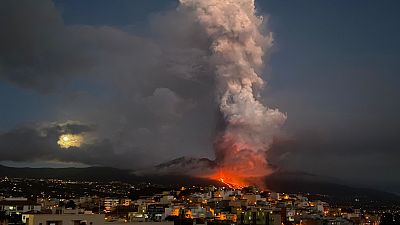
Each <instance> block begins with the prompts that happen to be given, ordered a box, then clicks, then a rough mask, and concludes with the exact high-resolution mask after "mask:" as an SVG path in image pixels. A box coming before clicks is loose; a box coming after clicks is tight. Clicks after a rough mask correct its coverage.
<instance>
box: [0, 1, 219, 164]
mask: <svg viewBox="0 0 400 225" xmlns="http://www.w3.org/2000/svg"><path fill="white" fill-rule="evenodd" d="M0 4H1V7H0V8H1V9H0V14H1V16H0V19H1V21H0V27H2V28H4V30H5V31H6V32H3V33H5V35H2V36H1V37H0V79H3V80H5V81H8V82H12V83H13V84H15V85H17V86H19V87H22V89H31V90H34V91H38V92H39V93H42V94H44V95H46V96H49V95H50V96H56V99H57V100H58V102H59V103H57V104H55V106H54V108H53V110H54V115H56V120H57V121H59V122H57V125H54V126H51V127H47V128H43V127H42V126H43V124H48V122H41V123H39V124H42V125H40V126H39V125H37V126H39V127H38V128H37V129H39V130H40V132H48V135H46V136H45V137H42V136H40V135H39V133H40V132H38V131H37V130H36V129H35V127H34V126H29V127H23V128H19V129H16V130H11V131H6V132H5V133H4V134H3V136H4V137H5V136H7V137H8V140H5V139H4V140H2V142H3V143H4V144H3V145H2V147H1V148H0V150H1V151H11V149H12V151H11V152H13V153H12V154H10V155H4V157H0V158H1V159H2V160H11V161H13V160H17V161H21V160H30V159H41V160H53V159H56V160H60V161H72V162H81V163H87V164H94V165H96V164H101V165H114V166H119V167H121V166H122V167H125V166H126V167H130V168H132V169H136V168H138V167H140V166H145V165H147V166H149V165H154V164H155V163H161V162H163V161H165V160H171V159H173V158H176V157H179V156H182V155H193V156H210V155H211V156H212V154H210V153H211V152H212V135H213V130H214V125H213V124H214V122H213V120H214V118H215V111H216V108H215V104H214V98H213V79H212V73H210V72H209V71H210V69H209V68H207V66H206V65H207V60H208V57H207V54H208V46H209V45H208V40H207V38H206V37H205V36H203V35H199V34H201V33H202V32H200V28H199V27H198V26H197V25H196V23H195V21H194V19H193V18H191V17H190V15H186V14H185V13H184V12H178V11H175V10H173V11H171V12H167V13H163V14H158V15H154V16H153V17H152V18H151V21H150V22H149V24H150V27H151V28H150V31H149V34H148V35H147V36H137V35H134V34H132V32H131V31H130V30H129V27H128V28H116V27H109V26H86V25H73V26H66V25H65V24H64V23H63V19H62V17H61V15H60V12H59V11H58V10H57V9H56V8H55V6H54V4H53V3H52V2H51V1H50V0H48V1H41V2H40V3H34V2H32V1H22V2H18V3H17V2H15V1H3V2H1V3H0ZM77 84H79V85H83V88H82V87H81V88H79V87H78V88H76V87H75V86H74V85H77ZM62 121H77V123H76V124H63V123H62ZM86 124H90V126H87V125H86ZM20 129H21V130H20ZM61 131H62V132H67V133H76V132H92V133H93V135H94V136H95V139H96V143H95V144H91V145H88V146H85V149H84V150H82V151H76V153H75V151H58V150H57V149H58V146H57V145H56V142H57V139H58V137H57V136H58V135H59V134H60V132H61ZM38 135H39V136H38ZM28 136H29V137H28ZM19 138H25V139H26V140H27V142H26V143H15V144H13V142H15V141H17V140H19ZM18 152H19V153H18ZM14 153H15V154H14ZM28 153H29V154H28ZM18 154H22V155H25V156H18ZM139 158H140V159H141V160H137V161H138V163H137V164H136V163H125V162H127V161H129V160H133V161H135V159H139Z"/></svg>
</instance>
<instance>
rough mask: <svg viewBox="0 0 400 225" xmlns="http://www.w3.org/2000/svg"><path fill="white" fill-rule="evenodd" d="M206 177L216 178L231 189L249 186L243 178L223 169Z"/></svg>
mask: <svg viewBox="0 0 400 225" xmlns="http://www.w3.org/2000/svg"><path fill="white" fill-rule="evenodd" d="M208 178H209V179H212V180H217V181H219V182H221V183H223V184H224V185H226V186H228V187H229V188H233V189H241V188H244V187H246V186H249V184H248V183H247V182H246V181H245V178H241V177H238V176H237V175H236V174H233V173H231V172H229V171H223V170H222V169H221V170H219V171H218V172H217V173H215V174H212V175H210V176H209V177H208Z"/></svg>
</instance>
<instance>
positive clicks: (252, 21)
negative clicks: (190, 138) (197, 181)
mask: <svg viewBox="0 0 400 225" xmlns="http://www.w3.org/2000/svg"><path fill="white" fill-rule="evenodd" d="M180 9H182V10H186V11H187V12H191V13H193V14H194V16H195V18H196V21H197V22H198V23H199V24H200V26H201V27H202V28H203V29H204V30H205V32H206V34H207V36H208V38H209V39H210V43H211V45H210V47H209V50H210V54H211V59H210V62H211V64H212V65H211V66H212V68H214V73H215V82H216V86H215V87H216V102H217V104H218V106H219V110H220V114H221V119H222V120H223V121H222V123H223V126H222V128H221V129H220V130H219V131H218V133H219V134H218V136H217V137H216V140H215V144H214V148H215V154H216V163H217V165H218V169H217V171H216V172H215V173H213V174H208V175H207V176H208V177H210V178H213V179H217V180H220V181H222V182H224V183H227V184H230V185H232V186H243V185H247V184H249V182H248V180H249V178H253V177H262V176H266V175H268V174H269V173H270V172H271V169H270V168H269V165H268V161H267V157H266V152H267V150H268V148H269V146H270V144H271V143H272V139H273V136H274V135H275V134H276V132H277V131H278V129H279V128H280V126H281V125H282V124H283V123H284V121H285V120H286V115H285V114H283V113H281V112H279V111H278V110H277V109H270V108H268V107H267V106H265V105H263V104H262V103H261V102H260V101H259V94H258V92H259V91H260V89H261V88H262V87H263V86H264V85H265V82H264V81H263V79H262V78H261V77H260V76H259V75H258V74H257V73H259V71H260V70H261V68H262V66H263V56H264V54H265V53H266V51H267V50H268V49H270V47H271V45H272V36H271V35H270V34H268V35H263V34H262V32H261V30H262V29H261V28H262V23H263V19H262V17H259V16H257V15H256V14H255V3H254V0H223V1H222V0H180Z"/></svg>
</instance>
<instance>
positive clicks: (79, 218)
mask: <svg viewBox="0 0 400 225" xmlns="http://www.w3.org/2000/svg"><path fill="white" fill-rule="evenodd" d="M22 219H23V220H24V221H25V224H26V225H104V214H23V215H22Z"/></svg>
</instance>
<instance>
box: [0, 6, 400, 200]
mask: <svg viewBox="0 0 400 225" xmlns="http://www.w3.org/2000/svg"><path fill="white" fill-rule="evenodd" d="M256 5H257V13H258V15H262V16H263V17H264V24H263V25H262V26H263V28H264V29H263V31H264V32H272V33H273V38H274V41H273V47H272V48H270V49H269V50H268V52H267V53H266V56H265V57H264V68H263V69H262V71H261V73H260V76H262V78H263V79H264V80H265V81H266V86H265V88H264V89H263V90H262V92H261V93H260V94H261V97H260V101H261V102H262V103H264V104H265V105H268V107H271V108H277V109H279V111H280V112H283V113H284V114H287V119H286V121H285V123H284V125H283V126H282V129H281V130H280V132H278V133H277V134H276V135H275V136H274V141H273V143H272V145H271V147H270V149H269V150H268V153H267V156H268V157H267V158H268V161H269V162H270V164H271V165H274V167H277V168H281V169H284V170H289V171H304V172H308V173H311V174H316V175H320V176H325V177H333V178H335V179H339V180H341V181H343V182H344V183H349V184H353V185H360V186H367V187H374V188H380V189H383V190H388V191H394V192H399V191H398V190H400V176H399V174H398V172H400V164H399V163H398V161H399V158H400V147H399V144H400V143H399V140H400V136H399V130H400V116H399V110H400V101H399V97H400V89H399V88H398V85H399V84H400V63H399V62H400V42H399V40H400V29H399V24H398V23H399V21H400V14H399V9H400V3H399V2H397V1H389V0H387V1H386V0H383V1H374V0H355V1H344V0H341V1H317V0H312V1H281V0H258V1H256ZM177 6H178V2H177V1H176V0H151V1H150V0H134V1H131V0H120V1H111V0H107V1H106V0H89V1H79V0H72V1H70V0H68V1H67V0H65V1H63V0H56V1H50V0H43V1H29V0H27V1H13V0H5V1H0V27H1V30H2V31H1V35H0V161H1V163H2V164H3V165H11V166H34V167H46V166H51V167H59V166H86V165H101V166H110V167H118V168H125V169H133V170H143V169H145V168H148V167H152V166H154V165H157V164H160V163H163V162H166V161H169V160H172V159H175V158H178V157H182V156H186V157H196V158H197V157H206V158H211V159H214V158H215V155H214V150H213V143H214V138H215V132H216V131H215V130H216V127H217V123H218V113H217V106H216V105H215V99H214V85H213V79H211V78H210V75H209V74H210V73H212V72H210V68H208V67H207V66H204V65H205V61H207V51H208V48H207V47H204V46H205V44H206V38H204V35H203V34H202V32H201V29H199V28H198V27H197V26H195V25H193V24H192V23H191V21H190V20H185V19H184V17H183V16H182V13H181V12H179V10H177ZM63 134H71V135H77V136H79V137H80V138H82V140H78V141H80V142H82V143H80V144H79V146H78V147H73V148H71V149H63V148H62V147H60V144H59V143H57V142H58V141H59V139H60V135H63ZM69 138H72V139H73V138H74V136H71V137H69ZM66 141H68V139H66Z"/></svg>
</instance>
